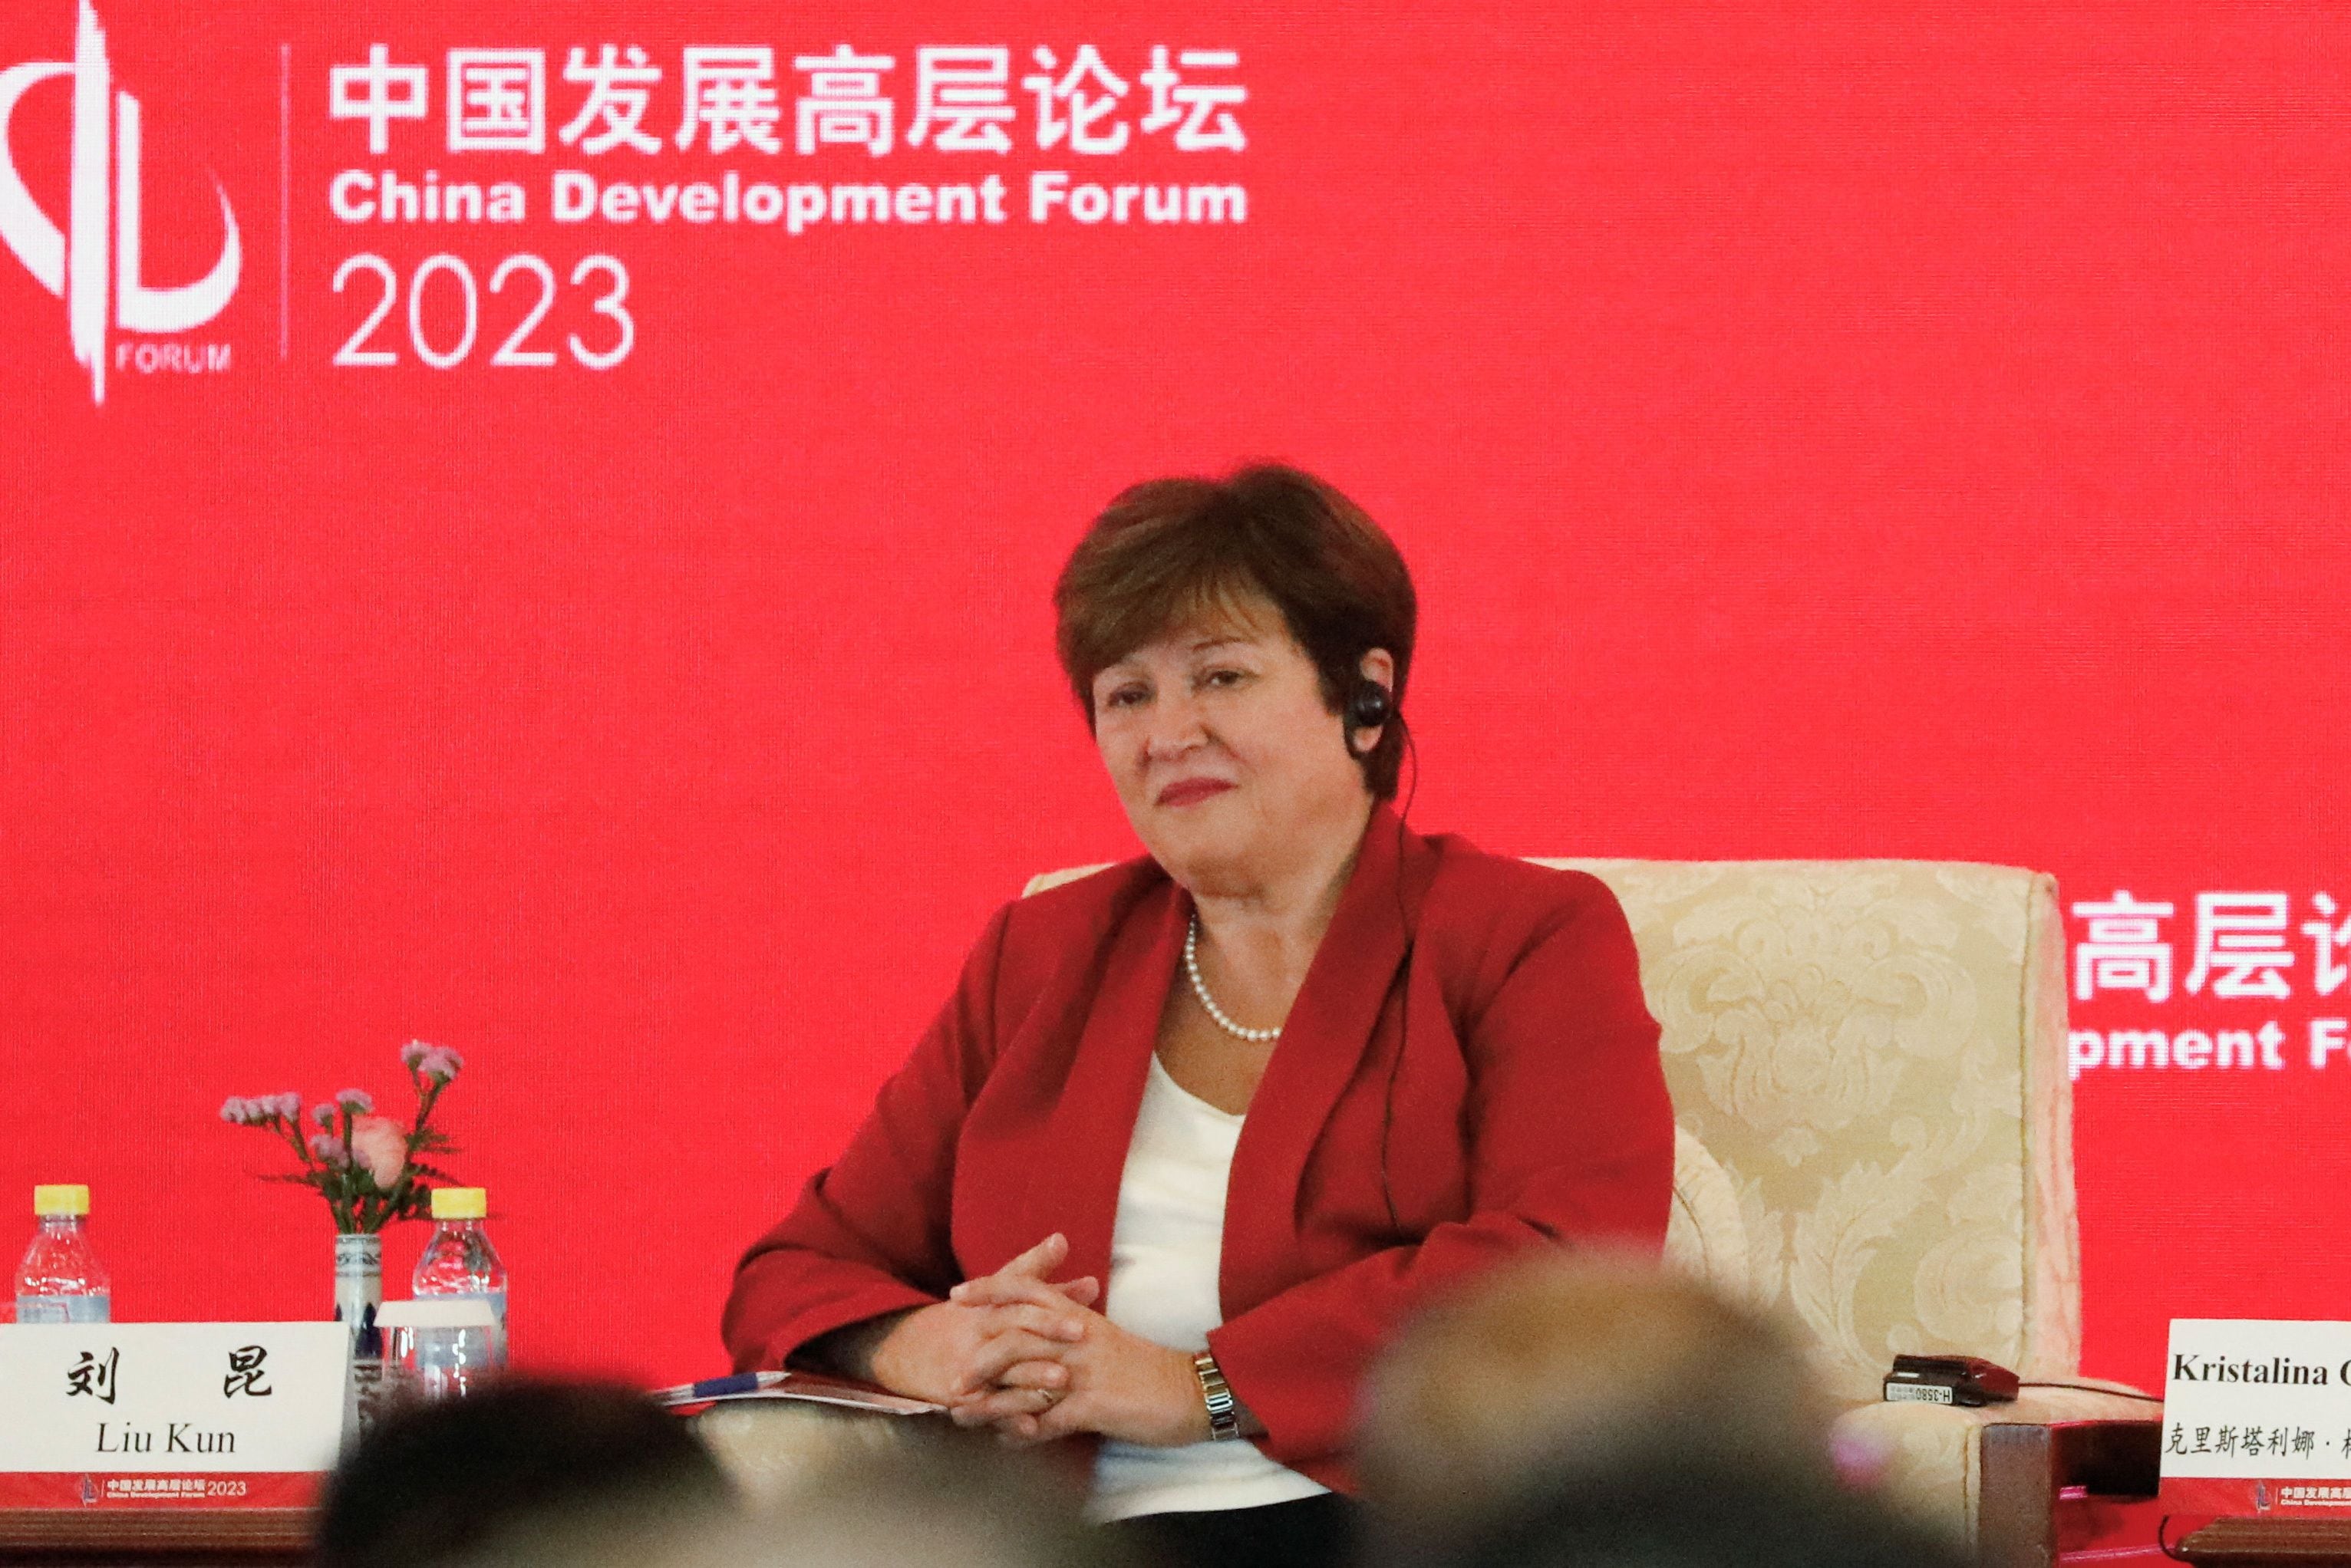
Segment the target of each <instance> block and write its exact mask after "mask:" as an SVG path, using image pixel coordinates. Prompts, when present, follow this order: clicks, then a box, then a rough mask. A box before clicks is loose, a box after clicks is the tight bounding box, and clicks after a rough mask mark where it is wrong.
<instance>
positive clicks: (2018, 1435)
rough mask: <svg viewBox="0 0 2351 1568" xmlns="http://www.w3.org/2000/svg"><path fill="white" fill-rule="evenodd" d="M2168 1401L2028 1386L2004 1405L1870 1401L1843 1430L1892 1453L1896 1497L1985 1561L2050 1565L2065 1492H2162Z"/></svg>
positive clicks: (1886, 1487) (1840, 1433) (1890, 1488)
mask: <svg viewBox="0 0 2351 1568" xmlns="http://www.w3.org/2000/svg"><path fill="white" fill-rule="evenodd" d="M2162 1409H2163V1407H2162V1406H2160V1405H2159V1404H2157V1403H2154V1402H2152V1401H2149V1400H2146V1399H2135V1398H2131V1397H2128V1396H2125V1395H2123V1394H2120V1393H2106V1392H2104V1391H2101V1390H2095V1389H2074V1388H2028V1389H2026V1390H2025V1391H2024V1392H2023V1394H2022V1396H2020V1397H2019V1398H2018V1399H2017V1400H2016V1401H2015V1402H2014V1403H2012V1404H2006V1405H1984V1406H1950V1405H1911V1404H1879V1405H1864V1406H1858V1407H1856V1408H1855V1409H1852V1410H1848V1411H1846V1412H1845V1413H1844V1416H1841V1417H1839V1418H1838V1421H1837V1428H1836V1429H1837V1439H1838V1444H1839V1447H1840V1448H1847V1449H1853V1448H1858V1449H1861V1450H1863V1451H1865V1452H1874V1453H1875V1454H1876V1456H1878V1457H1879V1458H1880V1459H1881V1460H1882V1462H1883V1470H1882V1475H1881V1479H1880V1483H1879V1486H1880V1490H1881V1491H1882V1493H1883V1494H1884V1496H1885V1498H1886V1501H1887V1502H1888V1503H1890V1504H1892V1505H1893V1506H1894V1507H1896V1509H1899V1510H1900V1511H1902V1512H1904V1513H1905V1514H1907V1515H1909V1516H1910V1517H1912V1518H1914V1519H1916V1520H1917V1521H1919V1522H1921V1523H1923V1524H1925V1525H1927V1526H1928V1527H1929V1528H1931V1529H1935V1530H1938V1531H1940V1532H1941V1533H1943V1534H1944V1535H1945V1536H1946V1537H1948V1538H1949V1539H1950V1540H1951V1541H1952V1542H1955V1543H1957V1544H1959V1545H1960V1546H1961V1547H1962V1548H1963V1549H1964V1550H1967V1551H1969V1552H1970V1553H1971V1554H1972V1555H1973V1556H1974V1557H1975V1558H1976V1560H1977V1561H1978V1562H1979V1563H1982V1564H1984V1565H1985V1568H2048V1565H2050V1564H2053V1563H2055V1562H2056V1560H2057V1545H2056V1542H2057V1522H2056V1507H2057V1494H2058V1493H2059V1492H2060V1491H2061V1490H2064V1489H2066V1488H2069V1487H2079V1488H2083V1489H2085V1490H2086V1491H2087V1492H2088V1493H2090V1494H2091V1495H2096V1496H2112V1497H2151V1496H2153V1495H2154V1493H2155V1490H2156V1470H2157V1464H2158V1449H2159V1448H2160V1447H2161V1446H2162V1430H2163V1427H2162V1422H2161V1421H2160V1420H2159V1419H2158V1417H2159V1416H2161V1414H2162Z"/></svg>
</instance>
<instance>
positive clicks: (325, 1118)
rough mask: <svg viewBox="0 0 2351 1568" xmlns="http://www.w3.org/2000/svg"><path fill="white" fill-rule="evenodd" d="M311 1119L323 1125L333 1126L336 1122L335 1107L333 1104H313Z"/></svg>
mask: <svg viewBox="0 0 2351 1568" xmlns="http://www.w3.org/2000/svg"><path fill="white" fill-rule="evenodd" d="M310 1120H312V1121H313V1122H316V1123H318V1124H319V1125H320V1126H321V1127H331V1126H333V1125H334V1124H335V1108H334V1107H333V1106H332V1105H313V1106H311V1107H310Z"/></svg>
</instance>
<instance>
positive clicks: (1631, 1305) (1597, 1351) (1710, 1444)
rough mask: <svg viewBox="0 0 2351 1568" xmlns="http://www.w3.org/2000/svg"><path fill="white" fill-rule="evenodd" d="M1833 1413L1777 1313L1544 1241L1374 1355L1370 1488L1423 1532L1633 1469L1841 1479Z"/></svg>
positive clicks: (1395, 1523)
mask: <svg viewBox="0 0 2351 1568" xmlns="http://www.w3.org/2000/svg"><path fill="white" fill-rule="evenodd" d="M1831 1414H1832V1412H1831V1408H1830V1406H1829V1404H1828V1402H1827V1400H1826V1398H1825V1397H1824V1396H1823V1395H1821V1394H1820V1393H1819V1391H1818V1390H1817V1389H1816V1388H1815V1387H1814V1385H1813V1380H1812V1377H1811V1375H1810V1372H1809V1369H1808V1368H1807V1366H1806V1365H1805V1364H1804V1360H1803V1357H1802V1354H1801V1353H1800V1352H1799V1351H1798V1350H1797V1349H1796V1347H1795V1345H1794V1344H1793V1343H1792V1341H1791V1340H1790V1339H1789V1337H1788V1336H1787V1335H1785V1334H1783V1333H1782V1332H1781V1331H1780V1330H1779V1329H1778V1328H1776V1327H1775V1326H1774V1325H1773V1324H1772V1323H1771V1322H1768V1321H1767V1320H1765V1319H1763V1318H1761V1317H1760V1316H1758V1315H1757V1314H1755V1313H1752V1312H1748V1311H1746V1310H1744V1309H1742V1308H1740V1307H1737V1306H1734V1305H1732V1304H1731V1303H1729V1302H1728V1301H1724V1300H1722V1299H1721V1298H1720V1297H1719V1296H1716V1295H1714V1294H1713V1293H1712V1292H1710V1291H1708V1290H1707V1289H1706V1288H1705V1287H1704V1286H1702V1285H1699V1284H1698V1283H1697V1282H1695V1281H1689V1280H1686V1279H1683V1278H1681V1277H1679V1276H1677V1275H1674V1274H1669V1273H1667V1272H1665V1271H1664V1270H1660V1269H1658V1268H1657V1267H1656V1265H1655V1264H1653V1263H1646V1262H1637V1261H1633V1260H1594V1259H1592V1258H1590V1257H1588V1256H1583V1255H1574V1256H1571V1255H1566V1254H1561V1253H1545V1254H1543V1255H1541V1256H1540V1257H1536V1258H1531V1259H1529V1260H1526V1261H1524V1262H1522V1263H1520V1264H1517V1265H1514V1266H1512V1267H1510V1268H1508V1269H1506V1270H1502V1271H1500V1272H1499V1273H1498V1274H1496V1275H1494V1276H1493V1277H1491V1278H1490V1279H1489V1281H1485V1282H1484V1283H1482V1284H1480V1285H1479V1286H1478V1287H1477V1288H1475V1289H1473V1290H1471V1291H1468V1292H1467V1293H1465V1294H1463V1295H1460V1296H1458V1297H1456V1298H1454V1299H1452V1300H1451V1301H1447V1302H1445V1303H1444V1304H1442V1305H1440V1306H1439V1307H1437V1309H1436V1310H1434V1311H1432V1312H1429V1313H1428V1314H1426V1316H1424V1317H1423V1318H1421V1319H1420V1320H1418V1321H1417V1322H1415V1323H1414V1324H1413V1325H1412V1326H1411V1327H1410V1328H1409V1329H1407V1330H1406V1331H1405V1333H1404V1334H1403V1335H1402V1336H1401V1338H1400V1339H1399V1340H1398V1342H1397V1343H1396V1345H1395V1348H1394V1350H1393V1351H1392V1352H1391V1353H1390V1354H1389V1355H1388V1356H1387V1357H1386V1358H1385V1359H1384V1362H1383V1363H1382V1364H1381V1365H1380V1366H1379V1367H1378V1368H1377V1369H1376V1370H1375V1371H1374V1374H1373V1376H1372V1379H1371V1385H1370V1389H1369V1405H1368V1411H1367V1416H1366V1419H1365V1423H1364V1448H1363V1474H1364V1496H1365V1499H1366V1500H1367V1501H1369V1502H1371V1503H1372V1504H1373V1505H1374V1508H1375V1509H1376V1510H1377V1511H1378V1512H1379V1514H1380V1515H1381V1516H1382V1517H1383V1518H1384V1520H1385V1521H1388V1523H1389V1525H1390V1526H1391V1527H1392V1528H1393V1529H1394V1530H1395V1531H1400V1532H1402V1534H1403V1535H1405V1536H1406V1537H1409V1538H1413V1539H1419V1538H1423V1537H1428V1538H1441V1537H1447V1536H1449V1535H1452V1534H1454V1533H1455V1532H1456V1531H1457V1529H1466V1528H1469V1527H1471V1526H1478V1527H1480V1528H1482V1527H1483V1523H1484V1522H1485V1521H1492V1520H1495V1519H1498V1518H1500V1517H1503V1516H1505V1515H1508V1514H1509V1513H1510V1512H1511V1511H1514V1510H1518V1509H1523V1508H1533V1507H1537V1506H1540V1505H1541V1503H1542V1502H1543V1501H1544V1500H1546V1499H1548V1498H1552V1497H1558V1496H1565V1495H1568V1494H1569V1493H1571V1492H1574V1491H1576V1490H1577V1489H1583V1490H1590V1489H1591V1488H1592V1487H1593V1486H1595V1485H1600V1486H1603V1487H1604V1484H1606V1483H1613V1479H1614V1478H1621V1477H1625V1476H1648V1477H1658V1478H1671V1477H1674V1476H1676V1475H1685V1474H1687V1475H1696V1474H1699V1473H1704V1474H1708V1475H1710V1476H1723V1475H1729V1476H1738V1477H1751V1478H1754V1484H1755V1485H1757V1486H1764V1487H1769V1486H1775V1485H1783V1484H1784V1485H1786V1486H1791V1487H1794V1488H1796V1489H1799V1490H1807V1491H1810V1490H1823V1491H1827V1490H1834V1471H1833V1469H1832V1466H1831V1462H1830V1458H1829V1421H1830V1416H1831ZM1686 1501H1688V1500H1686Z"/></svg>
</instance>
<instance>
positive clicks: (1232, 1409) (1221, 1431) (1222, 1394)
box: [1192, 1350, 1241, 1443]
mask: <svg viewBox="0 0 2351 1568" xmlns="http://www.w3.org/2000/svg"><path fill="white" fill-rule="evenodd" d="M1192 1375H1194V1376H1195V1377H1197V1378H1198V1379H1199V1380H1200V1397H1201V1399H1202V1400H1203V1401H1205V1402H1206V1403H1207V1406H1208V1440H1209V1441H1210V1442H1212V1443H1229V1442H1231V1441H1233V1440H1234V1439H1236V1438H1238V1437H1239V1436H1240V1435H1241V1417H1240V1407H1239V1406H1238V1405H1237V1404H1236V1403H1235V1402H1234V1399H1233V1390H1232V1385H1229V1384H1228V1383H1227V1382H1226V1381H1225V1375H1224V1373H1223V1371H1222V1370H1221V1369H1220V1368H1219V1367H1218V1366H1217V1358H1216V1357H1215V1356H1214V1355H1213V1354H1209V1353H1208V1352H1207V1351H1205V1350H1204V1351H1202V1352H1201V1353H1200V1354H1197V1355H1196V1356H1194V1357H1193V1358H1192Z"/></svg>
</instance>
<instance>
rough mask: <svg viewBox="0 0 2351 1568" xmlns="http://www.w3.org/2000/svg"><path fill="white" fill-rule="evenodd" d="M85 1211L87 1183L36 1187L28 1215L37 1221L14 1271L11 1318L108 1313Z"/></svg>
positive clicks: (92, 1318) (82, 1318) (105, 1316)
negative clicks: (20, 1264)
mask: <svg viewBox="0 0 2351 1568" xmlns="http://www.w3.org/2000/svg"><path fill="white" fill-rule="evenodd" d="M33 1216H34V1218H36V1219H37V1220H38V1221H39V1222H40V1229H39V1230H38V1231H37V1232H35V1233H34V1236H33V1244H32V1245H31V1246H30V1247H27V1248H26V1249H25V1264H24V1267H22V1268H20V1269H18V1270H16V1321H17V1322H20V1323H102V1322H107V1321H109V1319H110V1316H111V1314H112V1310H113V1299H112V1294H111V1291H110V1287H109V1284H108V1281H107V1278H106V1270H105V1268H104V1267H103V1266H102V1265H101V1264H99V1260H98V1254H97V1253H96V1252H95V1251H93V1250H91V1249H90V1245H89V1232H88V1231H87V1230H86V1229H85V1228H83V1223H82V1222H83V1221H84V1220H85V1219H86V1218H89V1188H88V1187H86V1186H79V1185H75V1186H37V1187H35V1188H34V1189H33Z"/></svg>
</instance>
